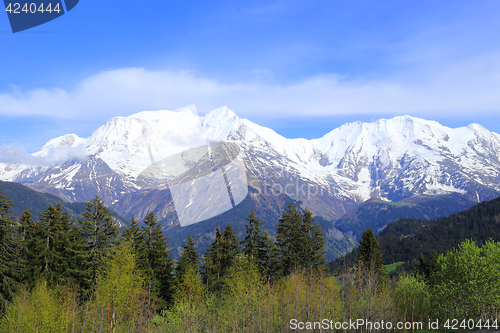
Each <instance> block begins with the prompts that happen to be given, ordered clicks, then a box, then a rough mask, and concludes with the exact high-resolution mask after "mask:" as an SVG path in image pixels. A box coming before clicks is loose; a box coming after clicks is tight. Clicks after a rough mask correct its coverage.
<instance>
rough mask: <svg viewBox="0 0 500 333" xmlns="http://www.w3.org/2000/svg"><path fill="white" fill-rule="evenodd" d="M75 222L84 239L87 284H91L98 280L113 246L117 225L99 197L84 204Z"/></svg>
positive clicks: (115, 241)
mask: <svg viewBox="0 0 500 333" xmlns="http://www.w3.org/2000/svg"><path fill="white" fill-rule="evenodd" d="M85 208H86V211H85V212H83V213H82V214H81V218H80V220H78V221H77V223H78V224H79V226H80V230H81V233H82V237H83V238H84V239H85V241H86V244H85V250H86V263H87V266H88V275H87V278H86V280H87V284H89V285H90V286H93V285H95V284H97V282H98V281H99V274H100V272H101V271H102V270H103V269H104V266H105V261H106V259H107V258H108V257H109V255H110V253H111V250H112V248H113V246H115V245H116V243H117V237H118V227H117V226H116V225H115V219H114V218H113V213H112V212H111V211H110V210H109V209H108V208H107V207H106V205H105V204H104V202H103V201H102V200H101V198H99V197H95V198H94V199H92V200H90V202H88V203H87V204H86V205H85Z"/></svg>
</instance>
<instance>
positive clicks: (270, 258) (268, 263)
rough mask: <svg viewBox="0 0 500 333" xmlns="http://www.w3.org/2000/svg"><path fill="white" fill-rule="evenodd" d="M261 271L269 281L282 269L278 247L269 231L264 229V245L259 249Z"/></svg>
mask: <svg viewBox="0 0 500 333" xmlns="http://www.w3.org/2000/svg"><path fill="white" fill-rule="evenodd" d="M259 266H260V273H261V274H262V277H264V278H265V279H266V280H267V281H270V280H272V279H274V278H275V277H276V276H277V275H278V273H279V271H280V270H281V262H280V261H279V259H278V247H277V246H276V243H275V242H274V239H273V238H272V237H271V235H269V232H268V231H267V229H266V230H264V235H263V237H262V247H261V248H260V251H259Z"/></svg>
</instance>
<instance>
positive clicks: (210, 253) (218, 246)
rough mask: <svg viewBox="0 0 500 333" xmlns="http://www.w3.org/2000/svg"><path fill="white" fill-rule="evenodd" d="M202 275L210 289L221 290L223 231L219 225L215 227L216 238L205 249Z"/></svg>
mask: <svg viewBox="0 0 500 333" xmlns="http://www.w3.org/2000/svg"><path fill="white" fill-rule="evenodd" d="M201 276H202V278H203V283H204V284H205V285H206V286H207V287H208V289H209V290H219V289H220V287H221V286H222V283H221V278H222V232H221V230H220V228H219V226H217V227H216V228H215V240H214V241H213V243H211V244H210V248H208V249H206V251H205V262H204V263H203V267H202V272H201Z"/></svg>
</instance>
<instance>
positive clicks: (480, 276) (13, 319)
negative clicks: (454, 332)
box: [0, 193, 500, 332]
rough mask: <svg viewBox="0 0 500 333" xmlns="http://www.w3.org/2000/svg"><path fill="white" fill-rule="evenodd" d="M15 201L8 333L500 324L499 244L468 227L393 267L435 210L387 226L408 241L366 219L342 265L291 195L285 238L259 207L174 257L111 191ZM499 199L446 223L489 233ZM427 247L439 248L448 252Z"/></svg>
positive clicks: (4, 227) (159, 235) (0, 270)
mask: <svg viewBox="0 0 500 333" xmlns="http://www.w3.org/2000/svg"><path fill="white" fill-rule="evenodd" d="M14 204H15V202H13V201H12V200H11V199H10V198H8V197H7V196H5V195H3V194H1V193H0V282H1V285H0V331H2V332H292V331H297V329H302V328H310V330H311V331H313V332H320V331H325V330H329V331H341V330H342V331H351V332H368V331H370V328H369V327H368V326H361V327H356V328H355V329H354V328H352V327H348V328H346V329H340V328H339V327H338V325H339V324H340V325H341V326H342V323H344V322H346V321H349V320H357V319H359V318H364V319H365V320H368V321H372V322H381V321H382V320H384V321H385V322H386V323H388V322H390V323H394V325H396V323H398V322H404V323H406V322H408V323H409V324H410V325H413V328H412V330H413V329H417V330H418V329H421V328H425V327H419V326H418V324H417V322H418V321H420V322H423V323H424V324H426V323H427V322H428V320H429V319H432V320H434V319H435V320H443V319H444V318H452V317H453V318H467V319H473V320H475V321H476V322H477V321H478V320H481V322H482V323H483V324H485V323H486V321H487V323H488V326H491V327H495V326H494V325H497V322H498V320H499V312H498V309H500V293H499V291H500V290H499V289H500V282H499V281H500V244H499V243H497V242H495V241H492V240H488V241H484V242H481V241H479V240H476V242H475V241H474V240H465V241H464V239H465V238H467V236H468V235H470V234H469V233H467V232H460V231H457V232H456V238H453V239H454V240H455V239H456V240H457V241H456V242H454V241H451V240H450V241H449V243H447V244H449V245H450V246H451V248H449V249H445V250H444V251H445V252H442V254H439V255H437V253H436V254H433V255H430V254H429V256H428V257H426V256H425V255H427V254H428V252H423V251H421V252H423V254H422V255H421V256H419V258H418V260H416V261H415V263H416V265H415V269H414V271H413V272H412V273H403V274H401V275H400V276H399V277H398V278H393V279H390V278H389V276H388V273H387V269H386V267H385V266H384V261H385V263H387V262H388V258H390V259H389V261H391V262H392V261H394V260H398V259H400V257H398V256H397V255H399V253H408V258H409V257H410V255H411V253H418V249H417V250H413V249H412V250H409V249H410V247H411V246H414V245H415V243H408V244H411V245H406V243H405V242H404V239H405V238H411V237H415V236H409V235H419V233H422V232H423V231H424V230H426V229H427V228H428V226H424V221H420V222H418V220H415V221H417V222H415V223H413V224H412V223H410V224H408V226H407V227H406V226H403V225H402V224H398V225H397V226H396V227H394V228H393V227H390V226H388V227H387V228H386V230H384V235H390V236H391V237H395V238H394V239H393V241H395V240H398V241H401V243H400V244H401V245H400V248H401V249H402V250H401V251H399V250H398V249H400V248H399V247H391V248H387V247H385V245H384V243H383V241H382V240H383V239H384V238H383V237H387V236H384V235H381V236H379V238H378V239H377V238H376V237H375V236H374V233H373V232H372V231H371V230H370V229H369V230H366V231H365V232H363V234H362V236H361V240H360V244H359V248H358V249H357V250H356V252H354V253H353V254H351V255H350V256H354V259H353V262H352V265H344V269H342V270H338V274H336V275H331V274H329V273H328V272H327V265H326V260H325V259H324V255H325V234H324V230H323V228H322V226H321V224H320V223H318V222H317V221H316V219H315V218H314V217H313V214H312V212H311V211H309V210H307V209H304V210H301V209H299V208H297V207H296V206H295V205H293V204H289V205H288V206H287V207H286V209H285V210H284V211H283V212H281V215H280V219H279V222H278V223H277V225H276V232H275V234H274V235H271V234H270V233H269V232H268V231H267V230H266V229H265V228H264V224H263V222H262V221H261V219H259V218H258V216H259V212H256V211H254V210H250V211H249V212H248V217H247V219H246V223H245V224H244V226H243V227H244V230H243V231H242V232H240V233H239V235H238V234H237V233H236V232H235V230H234V229H233V226H232V225H231V224H230V223H226V225H225V226H224V227H222V228H221V227H220V226H216V227H215V229H214V231H213V238H212V239H211V242H210V243H209V246H208V248H206V249H205V252H204V255H203V256H201V255H200V249H199V248H198V245H197V242H196V240H195V239H194V238H193V237H192V236H191V235H190V234H188V235H187V237H186V238H185V240H184V243H183V245H182V250H181V251H180V255H179V256H178V258H176V259H174V256H173V253H172V252H173V250H174V249H172V248H171V247H170V246H169V239H168V237H167V236H165V233H164V231H163V230H162V227H161V223H160V222H159V221H158V220H157V218H156V217H155V215H154V214H153V213H149V214H148V215H147V216H146V217H145V218H144V220H142V221H137V220H135V219H134V218H132V219H131V220H130V221H127V226H126V228H124V229H123V230H121V231H120V230H119V229H118V226H117V221H116V220H115V218H114V216H113V212H112V211H110V210H109V209H108V207H106V206H105V205H104V203H103V201H102V200H101V199H100V198H99V197H96V198H94V199H92V200H91V201H89V202H88V203H86V204H85V208H84V209H83V210H82V211H81V212H80V214H79V216H76V214H70V213H68V212H67V211H66V210H65V209H64V208H63V206H62V204H61V203H56V204H55V205H53V204H51V203H49V205H48V206H47V207H46V208H45V209H43V210H42V211H41V212H40V214H39V216H38V217H34V216H33V214H32V213H31V212H30V211H28V210H24V211H23V212H22V214H21V215H19V216H17V217H16V216H15V215H13V214H12V207H14ZM488 204H489V203H484V205H483V206H480V205H479V206H476V207H474V208H473V209H471V210H469V211H466V212H464V213H463V214H465V215H461V216H462V217H460V216H458V217H456V216H451V217H450V218H449V220H446V221H465V220H469V221H468V222H466V223H465V224H463V225H465V226H466V227H464V230H468V229H470V230H472V231H471V232H473V233H474V235H475V234H476V233H477V234H481V235H483V233H486V231H484V232H483V229H484V228H486V227H481V226H475V224H477V223H478V221H483V220H484V221H486V220H487V219H488V216H490V217H491V216H493V219H491V218H490V219H489V220H488V221H490V222H492V221H495V223H496V224H499V223H498V221H496V219H497V218H496V217H495V216H498V214H499V209H498V202H496V204H497V207H496V208H494V209H493V208H491V207H490V206H489V205H488ZM477 207H479V208H477ZM474 209H476V210H474ZM471 212H472V213H471ZM461 214H462V213H461ZM457 215H460V214H457ZM453 219H454V220H453ZM409 221H413V220H409ZM439 221H445V220H443V219H438V220H431V221H429V220H426V221H425V223H426V224H429V223H430V226H434V225H436V226H441V225H442V226H441V227H440V228H442V229H435V230H434V232H437V231H436V230H440V231H443V232H446V231H447V230H448V234H446V235H455V233H454V232H451V229H452V227H453V223H452V222H449V223H448V224H447V223H445V222H439ZM418 223H421V224H420V225H419V224H418ZM456 225H460V226H461V225H462V224H461V223H459V222H456ZM446 228H448V229H446ZM488 232H490V233H493V232H496V229H494V228H493V229H492V228H490V229H488ZM490 235H491V234H490ZM462 236H463V237H465V238H464V239H462V241H459V240H458V239H459V237H462ZM429 239H430V238H429ZM450 239H451V238H450ZM428 244H429V245H428V248H429V251H431V252H432V251H436V250H437V251H439V250H440V249H444V247H443V248H433V247H432V246H431V242H429V243H428ZM405 246H406V247H405ZM387 249H389V251H387ZM391 249H393V250H391ZM176 250H177V249H176ZM385 251H387V253H386V252H385ZM391 251H392V252H391ZM398 251H399V252H398ZM412 251H413V252H412ZM346 262H347V261H346ZM457 286H458V287H457ZM478 304H480V306H478ZM410 311H411V321H410V316H409V314H410ZM325 318H327V319H328V320H327V321H326V322H325V321H323V319H325ZM336 325H337V326H336ZM443 325H446V323H445V321H442V322H441V326H440V328H441V329H442V328H443V327H446V326H443ZM497 326H498V325H497ZM344 328H345V327H344ZM448 328H449V327H448ZM380 331H382V332H394V331H401V332H403V331H405V330H404V328H403V327H401V329H400V328H399V327H396V326H394V327H388V326H385V328H383V329H380ZM406 331H408V330H406Z"/></svg>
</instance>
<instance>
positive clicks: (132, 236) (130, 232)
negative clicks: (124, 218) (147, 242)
mask: <svg viewBox="0 0 500 333" xmlns="http://www.w3.org/2000/svg"><path fill="white" fill-rule="evenodd" d="M123 238H124V239H125V240H127V241H129V242H130V243H131V244H132V245H133V246H134V248H135V245H136V244H139V243H140V242H141V241H142V239H143V237H142V234H141V226H140V225H139V222H137V221H136V219H135V217H133V216H132V219H130V225H128V226H127V227H126V228H125V230H124V231H123Z"/></svg>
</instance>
